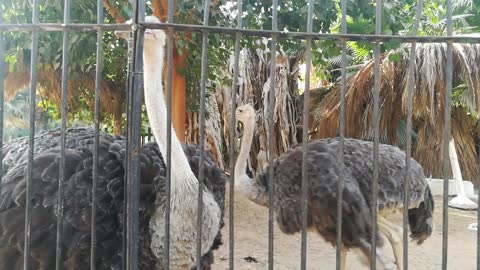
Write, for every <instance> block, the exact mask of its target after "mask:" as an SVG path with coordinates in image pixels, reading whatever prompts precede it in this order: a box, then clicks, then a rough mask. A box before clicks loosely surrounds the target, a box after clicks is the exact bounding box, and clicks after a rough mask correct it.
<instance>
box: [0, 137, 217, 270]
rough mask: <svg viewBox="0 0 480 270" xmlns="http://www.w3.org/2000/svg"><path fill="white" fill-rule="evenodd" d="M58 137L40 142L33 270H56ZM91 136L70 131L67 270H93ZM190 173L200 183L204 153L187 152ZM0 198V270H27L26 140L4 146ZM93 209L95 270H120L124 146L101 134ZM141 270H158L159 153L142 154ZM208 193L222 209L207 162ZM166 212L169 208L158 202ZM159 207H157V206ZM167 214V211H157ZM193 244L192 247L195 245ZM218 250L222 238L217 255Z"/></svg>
mask: <svg viewBox="0 0 480 270" xmlns="http://www.w3.org/2000/svg"><path fill="white" fill-rule="evenodd" d="M60 134H61V133H60V130H59V129H56V130H51V131H47V132H43V133H39V134H37V135H35V149H34V152H35V158H34V162H33V166H32V169H33V178H32V189H31V190H32V197H31V198H32V212H31V213H32V220H31V236H30V239H31V240H30V241H31V245H30V262H31V268H32V269H54V267H55V244H56V223H57V219H58V213H57V210H56V207H57V196H58V179H59V166H60ZM93 148H94V130H93V129H91V128H72V129H68V130H67V140H66V151H65V167H66V169H65V178H64V185H63V194H64V196H63V197H64V218H63V241H62V246H61V248H62V262H63V265H64V267H66V268H68V269H89V267H90V265H89V263H90V240H91V234H90V233H91V206H92V205H91V201H92V176H93ZM184 151H185V153H186V155H187V157H188V159H189V162H190V165H191V168H192V170H193V172H194V173H195V174H196V175H197V177H198V173H199V171H198V165H199V163H198V160H199V155H200V150H199V149H198V148H197V147H196V146H184ZM3 153H4V156H3V159H2V162H3V163H2V164H3V168H2V169H3V171H2V176H3V178H2V185H1V195H0V231H1V234H0V269H23V268H22V267H23V255H24V250H23V243H24V229H25V224H24V223H25V220H24V219H25V206H26V205H25V198H26V178H27V157H28V139H27V138H21V139H17V140H14V141H11V142H9V143H6V144H5V145H4V152H3ZM98 160H99V162H98V183H97V195H96V199H97V204H96V224H97V226H96V233H97V252H96V266H97V269H121V264H122V257H121V254H122V231H123V226H124V224H123V207H124V178H125V175H124V172H125V166H124V162H125V138H124V137H122V136H114V135H110V134H107V133H104V132H101V133H100V143H99V151H98ZM140 174H141V175H140V196H139V197H140V202H139V249H140V254H139V255H140V257H139V267H140V268H141V269H153V265H154V262H155V260H156V258H155V257H154V256H153V255H152V253H151V252H150V249H149V246H150V231H149V227H148V224H149V220H150V216H151V215H152V213H153V212H154V210H155V207H156V206H155V200H156V198H157V197H159V196H160V198H164V197H165V174H166V171H165V164H164V162H163V159H162V155H161V153H160V151H159V149H158V146H157V145H156V144H154V143H149V144H146V145H145V146H144V147H143V148H142V150H141V153H140ZM204 175H205V185H206V188H207V189H209V190H210V191H211V192H212V193H213V195H214V197H215V199H216V201H217V203H218V204H219V206H220V208H221V209H222V221H221V222H222V224H221V225H222V226H223V209H224V194H225V179H224V176H223V173H222V172H221V171H220V170H219V169H218V167H217V166H216V165H215V163H214V161H213V160H212V158H211V157H210V156H209V155H208V154H206V158H205V166H204ZM160 201H161V204H164V203H165V201H164V200H160ZM157 203H158V201H157ZM160 207H163V205H160ZM194 244H195V243H194ZM220 244H221V234H220V231H219V232H218V235H217V237H216V239H215V242H214V245H213V246H212V249H215V248H218V246H219V245H220ZM212 263H213V254H212V251H211V250H210V252H209V253H207V254H205V255H204V257H203V260H202V266H203V268H204V269H209V266H210V264H212Z"/></svg>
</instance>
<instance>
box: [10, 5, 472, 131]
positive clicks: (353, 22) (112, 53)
mask: <svg viewBox="0 0 480 270" xmlns="http://www.w3.org/2000/svg"><path fill="white" fill-rule="evenodd" d="M452 1H453V6H454V16H455V17H454V29H455V31H456V32H457V33H465V32H473V31H475V30H478V26H480V11H479V8H478V7H479V6H480V3H478V1H476V2H474V1H473V0H452ZM96 2H97V1H96V0H75V1H72V3H71V12H70V14H71V20H70V21H71V22H75V23H94V22H96V14H95V13H96ZM150 2H151V1H149V2H147V4H148V5H149V7H150V4H151V3H150ZM175 2H176V11H175V12H176V13H175V22H177V23H187V24H203V14H204V1H203V0H185V1H175ZM109 3H110V5H112V6H114V7H116V8H117V9H118V10H119V11H120V13H121V15H122V16H123V17H124V18H129V17H130V16H131V13H132V11H131V6H130V4H129V1H127V0H109ZM307 3H308V1H304V0H302V1H300V0H281V1H279V7H278V10H277V11H278V29H279V30H283V31H290V32H292V31H293V32H297V31H300V32H304V31H306V30H307V29H306V26H307V14H308V4H307ZM271 5H272V2H271V1H267V0H260V1H257V0H245V1H244V2H243V10H242V12H243V17H242V24H243V28H248V29H268V30H269V29H271V28H272V7H271ZM416 5H417V1H414V0H385V1H383V7H382V25H381V33H382V34H384V35H408V34H410V33H411V32H412V25H413V20H414V17H415V13H416V8H417V7H416ZM2 8H3V13H4V21H5V22H8V23H27V22H31V16H32V12H31V10H32V7H31V1H27V0H20V1H19V0H5V1H3V4H2ZM147 12H149V13H151V8H150V9H147ZM210 12H211V13H210V16H209V22H208V24H209V25H212V26H224V27H235V26H236V14H237V7H236V2H235V1H233V2H232V1H227V0H220V1H219V2H218V4H216V5H212V6H211V7H210ZM104 13H105V20H104V22H105V23H112V22H113V18H112V17H111V16H110V14H108V12H106V11H105V12H104ZM445 18H446V8H445V1H443V0H431V1H425V7H424V12H423V16H422V20H421V29H420V33H419V34H421V35H444V34H445V31H446V30H445V29H446V28H445V27H446V19H445ZM39 19H40V21H41V22H62V21H63V1H62V0H46V1H42V2H41V4H40V14H39ZM312 25H313V31H314V32H321V33H329V32H331V33H339V32H340V29H341V11H340V0H318V1H315V6H314V12H313V24H312ZM347 32H348V33H356V34H374V33H375V3H374V1H370V0H348V1H347ZM176 34H177V36H178V38H177V39H176V48H177V51H178V52H179V53H180V54H182V53H183V52H184V51H185V52H187V54H188V58H187V65H186V68H184V69H181V67H177V68H179V72H180V73H181V74H185V75H186V77H187V97H188V109H189V110H197V109H198V106H199V105H198V101H199V89H200V70H201V54H202V51H201V50H202V34H201V33H182V32H177V33H176ZM6 36H7V38H6V48H7V53H6V57H5V61H6V63H7V65H8V68H9V72H15V71H17V70H19V69H21V68H24V69H25V68H27V69H28V67H29V64H30V46H31V40H30V35H29V34H28V33H19V32H9V33H6ZM68 38H69V46H68V50H69V53H70V58H69V59H70V61H69V64H70V65H69V71H70V73H69V75H70V78H76V76H79V74H86V73H91V72H93V71H94V70H95V68H96V66H95V64H96V57H97V56H96V33H95V32H81V31H70V33H69V36H68ZM241 45H242V47H244V48H250V49H262V50H269V42H268V41H266V39H261V38H258V37H243V39H242V41H241ZM39 46H40V47H39V68H43V69H47V70H48V69H50V70H55V71H56V72H61V68H62V67H61V61H62V55H63V52H62V33H61V32H44V33H41V34H40V39H39ZM278 47H279V48H280V49H281V50H282V51H283V52H284V53H286V54H288V55H302V53H303V51H304V49H305V42H304V41H302V40H296V39H293V40H292V39H280V40H278ZM398 47H399V44H398V43H395V42H385V43H383V44H382V47H381V50H382V51H388V50H390V49H395V48H398ZM372 50H373V43H372V42H362V41H358V42H353V41H350V42H347V62H348V63H347V64H348V65H351V64H359V63H363V62H365V61H367V60H369V59H371V58H372ZM233 51H234V37H233V36H230V35H223V34H222V35H219V34H209V36H208V53H207V58H208V63H207V73H208V74H207V75H208V82H207V89H208V90H211V89H213V87H215V85H216V84H219V83H222V84H231V78H228V77H225V76H224V74H223V73H222V72H223V70H224V69H225V66H226V64H227V63H228V61H229V58H230V56H231V54H233ZM103 53H104V55H103V63H104V69H103V78H104V79H105V80H106V81H108V83H109V84H110V85H111V86H112V87H111V88H112V89H115V90H116V91H120V93H121V94H122V95H123V96H124V93H123V92H124V91H125V85H126V72H125V67H126V59H127V56H126V54H127V46H126V43H125V42H124V41H123V40H119V39H117V38H116V37H115V36H114V35H113V33H111V32H105V33H104V34H103ZM340 55H341V47H340V43H339V42H336V41H332V40H320V41H315V42H313V44H312V62H313V65H314V66H315V67H316V70H317V71H322V70H328V69H333V68H338V67H339V66H340ZM396 57H397V56H396V55H394V54H392V55H391V59H390V60H395V58H396ZM329 74H331V75H330V76H331V79H332V81H335V80H337V79H338V76H339V75H340V74H339V72H333V73H329ZM70 90H72V89H70ZM58 91H59V90H58ZM75 91H77V89H75ZM78 91H84V92H85V91H86V90H85V89H80V90H78ZM459 91H460V90H459ZM87 92H88V91H87ZM86 94H87V96H89V97H93V93H86ZM76 98H77V100H76V102H75V104H76V106H75V107H72V108H70V110H71V112H72V113H71V114H70V115H69V117H70V119H69V120H70V121H76V120H82V121H85V120H89V119H90V120H91V119H92V113H91V112H92V111H93V110H92V108H91V107H89V106H88V104H87V102H86V101H85V100H83V99H84V98H82V97H81V95H78V97H76ZM42 101H43V100H42ZM121 106H123V104H121ZM47 108H48V110H46V112H47V113H51V114H52V118H55V117H57V116H58V108H57V105H54V104H49V105H48V106H47ZM44 109H45V108H44ZM123 118H124V119H125V117H123ZM144 120H145V119H144ZM123 121H125V120H123ZM103 124H107V125H109V126H110V127H111V126H112V125H113V116H112V115H108V114H104V118H103Z"/></svg>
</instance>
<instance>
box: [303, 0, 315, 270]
mask: <svg viewBox="0 0 480 270" xmlns="http://www.w3.org/2000/svg"><path fill="white" fill-rule="evenodd" d="M313 5H314V1H313V0H309V1H308V15H307V33H312V18H313ZM305 50H306V53H305V64H306V71H305V88H304V92H303V128H302V133H303V134H302V138H303V139H302V196H301V198H300V200H301V209H302V233H301V251H300V269H302V270H305V269H306V268H307V223H308V164H307V162H308V122H309V121H308V120H309V117H308V116H309V111H310V106H309V100H310V99H309V98H310V69H311V64H312V38H311V37H307V40H306V44H305Z"/></svg>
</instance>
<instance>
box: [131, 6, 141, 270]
mask: <svg viewBox="0 0 480 270" xmlns="http://www.w3.org/2000/svg"><path fill="white" fill-rule="evenodd" d="M144 21H145V2H144V1H143V0H137V1H136V12H135V16H134V20H133V22H134V24H135V25H136V26H137V27H136V28H135V30H134V46H135V48H134V55H133V63H134V72H133V77H132V80H133V88H130V89H129V93H130V97H131V99H132V100H131V107H130V108H129V109H131V110H132V111H131V112H132V113H131V119H129V120H130V121H127V122H128V123H127V125H128V127H127V128H128V129H130V131H129V135H130V138H129V140H128V142H129V146H128V151H129V152H128V158H129V159H130V163H129V165H130V166H129V167H130V168H129V169H130V173H129V174H128V175H127V190H126V192H127V243H126V248H127V259H126V265H127V269H128V270H136V269H138V204H139V188H140V187H139V183H140V166H139V163H140V160H139V154H140V147H141V146H140V134H141V127H140V126H141V121H140V119H141V112H142V111H141V105H142V102H141V101H142V89H143V37H144V32H145V28H144V27H139V26H138V23H139V22H144Z"/></svg>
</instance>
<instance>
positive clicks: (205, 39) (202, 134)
mask: <svg viewBox="0 0 480 270" xmlns="http://www.w3.org/2000/svg"><path fill="white" fill-rule="evenodd" d="M209 7H210V1H209V0H205V5H204V9H203V25H204V26H208V17H209V16H208V15H209V13H210V8H209ZM207 50H208V32H207V31H204V32H203V36H202V60H201V61H202V66H201V71H200V76H201V77H200V159H199V165H198V169H199V170H200V173H199V177H198V201H197V203H198V213H197V270H201V267H202V264H201V261H202V216H203V177H204V173H203V165H204V164H203V160H204V158H205V149H204V148H205V99H206V97H205V83H206V81H207V78H208V77H207V61H208V59H207Z"/></svg>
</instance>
